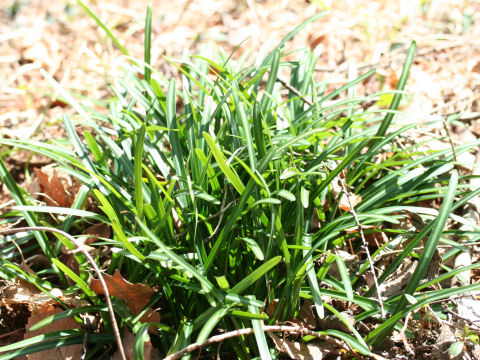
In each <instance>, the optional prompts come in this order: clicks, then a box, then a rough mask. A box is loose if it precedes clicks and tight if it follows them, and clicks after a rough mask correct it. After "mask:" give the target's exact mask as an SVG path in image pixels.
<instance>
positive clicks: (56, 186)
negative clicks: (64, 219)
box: [34, 168, 74, 207]
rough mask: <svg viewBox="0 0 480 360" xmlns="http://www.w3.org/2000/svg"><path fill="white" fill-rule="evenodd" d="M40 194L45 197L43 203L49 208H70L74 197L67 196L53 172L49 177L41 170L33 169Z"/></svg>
mask: <svg viewBox="0 0 480 360" xmlns="http://www.w3.org/2000/svg"><path fill="white" fill-rule="evenodd" d="M34 171H35V174H36V175H37V178H38V182H39V183H40V188H41V189H42V192H43V193H44V194H45V195H46V196H45V201H46V202H47V204H48V205H50V206H62V207H71V206H72V203H73V200H74V196H73V195H71V194H68V193H67V192H66V191H65V189H64V187H63V185H62V183H61V182H60V179H59V178H58V176H57V174H56V172H55V171H53V172H52V175H51V176H50V177H49V176H48V175H47V174H45V173H44V172H42V170H40V169H37V168H34Z"/></svg>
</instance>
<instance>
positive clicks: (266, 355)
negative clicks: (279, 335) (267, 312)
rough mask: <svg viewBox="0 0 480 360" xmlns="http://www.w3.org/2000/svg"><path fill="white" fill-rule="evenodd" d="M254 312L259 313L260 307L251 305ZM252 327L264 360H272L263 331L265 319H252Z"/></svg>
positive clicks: (252, 297) (250, 307) (250, 308)
mask: <svg viewBox="0 0 480 360" xmlns="http://www.w3.org/2000/svg"><path fill="white" fill-rule="evenodd" d="M248 297H249V298H251V299H255V296H253V295H250V296H248ZM248 310H250V311H251V312H252V313H253V314H259V312H258V309H257V308H256V307H255V306H249V307H248ZM252 327H253V331H254V334H255V340H256V341H257V347H258V352H259V353H260V357H261V359H262V360H271V359H272V357H271V355H270V351H269V349H268V344H267V339H266V337H265V332H264V331H263V321H262V320H252Z"/></svg>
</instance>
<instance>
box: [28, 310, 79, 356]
mask: <svg viewBox="0 0 480 360" xmlns="http://www.w3.org/2000/svg"><path fill="white" fill-rule="evenodd" d="M62 311H63V310H62V309H59V308H56V307H53V306H51V305H43V306H40V307H34V308H33V309H32V314H31V315H30V318H29V319H28V323H27V326H26V328H27V332H26V333H25V336H24V339H25V340H26V339H30V338H32V337H35V336H38V335H42V334H47V333H50V332H54V331H62V330H71V329H80V328H81V326H80V324H79V323H78V322H76V321H75V319H73V317H68V318H65V319H60V320H57V321H54V322H52V323H51V324H49V325H46V326H44V327H42V328H40V329H38V330H35V331H28V329H29V328H30V327H31V326H33V325H34V324H36V323H37V322H39V321H40V320H43V319H45V318H46V317H48V316H51V315H55V314H58V313H60V312H62ZM82 355H83V346H82V344H78V345H69V346H62V347H58V348H53V349H49V350H44V351H40V352H37V353H34V354H29V355H27V358H28V359H29V360H46V359H48V360H67V359H80V358H81V357H82Z"/></svg>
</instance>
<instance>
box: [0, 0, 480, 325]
mask: <svg viewBox="0 0 480 360" xmlns="http://www.w3.org/2000/svg"><path fill="white" fill-rule="evenodd" d="M147 3H148V2H147V1H144V0H137V1H131V0H130V1H129V0H110V1H90V2H89V3H88V4H89V6H90V7H91V8H92V10H93V11H94V12H95V13H96V14H97V16H98V17H99V18H100V19H101V20H102V21H103V22H105V23H106V24H107V25H108V26H109V27H110V28H111V29H113V33H114V34H115V35H116V36H117V37H118V39H119V40H120V42H121V43H122V44H123V45H124V46H125V47H126V48H127V49H128V51H129V52H130V54H131V55H132V56H134V57H138V58H142V57H143V22H144V17H145V8H146V5H147ZM151 3H152V6H153V19H154V21H153V40H152V41H153V46H152V64H153V66H154V67H155V68H156V69H158V70H159V71H161V72H162V73H164V74H165V75H166V76H178V74H177V72H176V71H174V70H172V67H169V66H167V63H166V61H165V59H164V58H163V56H164V55H166V56H169V57H173V58H174V59H180V58H181V56H182V54H185V53H186V51H187V50H188V52H189V53H196V52H198V51H200V50H201V49H202V48H204V47H205V46H206V45H207V44H208V43H210V42H212V43H213V44H214V46H213V49H214V50H213V52H216V50H215V47H216V46H218V47H222V48H223V49H225V51H226V52H230V51H232V50H233V49H234V48H235V47H236V46H237V45H239V44H240V43H242V41H244V40H245V39H247V40H246V41H245V42H243V43H242V45H241V47H240V48H239V49H238V51H237V52H236V53H235V55H234V58H236V57H238V56H239V55H241V54H242V53H243V52H245V51H248V50H249V49H253V51H254V52H253V55H252V56H250V58H251V59H254V58H255V56H254V54H255V51H258V50H259V49H261V48H262V47H266V48H267V49H269V48H272V47H273V46H275V45H276V43H278V41H279V40H280V39H281V38H282V37H283V36H285V35H286V34H287V33H288V32H289V31H290V30H292V29H293V28H294V27H295V26H297V25H298V24H299V23H300V22H301V21H302V20H304V19H306V18H307V17H309V16H311V15H313V14H314V13H316V12H318V11H321V10H322V9H323V8H325V7H328V8H329V10H330V13H329V14H328V15H326V16H325V17H323V18H322V19H320V20H319V21H317V22H315V23H314V24H311V25H309V26H307V27H306V28H305V29H304V30H303V31H301V32H300V33H299V34H298V35H297V36H296V37H295V38H294V40H293V41H291V42H289V43H288V49H290V50H293V49H298V48H302V47H305V46H310V47H312V48H313V47H315V46H317V45H321V46H323V52H322V55H321V57H320V60H319V62H318V64H317V70H318V71H317V74H318V77H319V78H334V79H335V80H334V81H333V84H340V83H344V82H345V81H346V80H347V78H348V76H347V74H348V69H349V67H350V68H354V67H355V66H356V67H357V69H358V72H359V73H362V72H363V71H365V70H366V69H369V68H371V67H377V75H378V76H377V80H380V81H379V82H375V84H373V83H372V84H364V85H362V87H358V88H357V93H358V94H365V93H372V92H374V91H377V90H379V89H380V88H383V89H390V88H394V87H395V85H396V82H397V79H398V77H399V74H400V71H401V69H402V63H403V61H404V59H405V52H406V49H407V48H408V46H409V44H410V42H411V41H412V40H416V41H417V45H418V49H417V56H416V60H415V63H414V65H413V67H412V71H411V76H410V79H409V83H408V86H407V90H409V91H410V92H411V93H412V95H413V96H412V97H411V100H410V102H409V103H408V104H406V105H405V106H404V107H403V110H405V111H406V112H407V114H408V116H410V117H414V118H415V119H418V121H419V122H425V121H426V120H430V119H434V118H438V116H445V115H448V114H452V113H456V112H462V113H467V114H471V115H469V118H468V116H467V119H466V120H464V121H463V124H464V126H457V128H455V129H452V130H454V131H452V134H453V136H454V140H455V141H456V142H467V141H472V140H475V139H476V138H478V136H479V135H480V120H479V116H478V113H479V112H480V1H473V0H472V1H468V0H425V1H420V0H405V1H401V0H399V1H384V0H378V1H355V0H337V1H331V0H325V1H321V0H317V1H311V2H307V1H300V0H281V1H274V0H264V1H255V0H222V1H220V0H209V1H207V0H198V1H191V0H190V1H188V0H187V1H179V0H170V1H160V0H153V1H151ZM422 3H424V5H423V8H422V5H421V4H422ZM393 45H399V46H400V47H399V48H398V49H397V50H392V51H390V49H391V47H392V46H393ZM127 62H128V60H127V59H126V58H125V57H124V56H123V55H121V53H120V51H118V49H116V47H115V46H114V45H113V44H112V41H111V40H110V39H109V38H107V37H106V36H105V34H104V32H103V31H102V30H99V29H98V28H97V26H96V24H95V23H94V21H93V20H92V19H91V18H90V17H88V16H87V15H86V14H85V12H84V11H83V10H82V8H81V7H80V6H78V5H77V4H76V2H75V1H51V0H50V1H47V0H30V1H28V0H0V79H2V80H1V81H0V137H5V138H15V139H28V138H35V139H51V138H55V137H58V136H61V135H62V134H63V131H62V129H61V125H60V124H61V121H60V116H61V114H62V113H65V112H67V113H70V114H72V113H74V111H73V110H72V109H71V108H69V107H68V106H65V104H64V103H62V102H61V101H58V100H56V97H55V94H54V92H53V90H52V89H51V87H50V86H49V85H48V83H47V81H46V80H45V79H44V78H43V77H42V75H41V73H40V70H41V69H43V70H44V71H46V72H47V73H49V74H50V75H51V76H53V77H54V78H55V79H56V80H57V81H58V82H60V83H61V84H62V86H63V87H64V88H65V89H67V90H68V91H70V92H71V93H72V94H73V95H76V96H78V95H83V96H85V97H88V98H90V99H92V100H102V99H108V98H109V96H110V92H109V88H108V84H109V83H111V82H112V81H113V80H114V78H116V77H120V76H122V74H123V72H122V68H121V66H122V64H125V63H127ZM379 84H380V85H379ZM83 101H85V102H86V103H90V104H91V102H89V101H88V100H83ZM472 113H473V114H472ZM475 113H476V114H475ZM462 128H463V129H462ZM437 130H438V129H437ZM432 146H434V145H432ZM439 146H442V145H441V144H440V145H439ZM2 151H3V150H2ZM1 154H2V157H4V155H3V153H1ZM28 157H29V154H26V153H19V154H15V155H11V156H10V155H8V156H6V157H4V160H5V161H6V163H7V165H8V166H9V168H10V169H11V170H13V171H15V173H14V174H15V176H16V179H17V180H18V181H19V183H23V171H22V168H23V166H24V165H25V162H26V161H27V160H29V158H28ZM44 160H45V159H42V158H40V157H39V158H34V159H33V160H29V161H33V162H34V163H35V162H38V164H42V162H43V161H44ZM8 201H9V196H8V195H7V194H6V193H5V189H0V211H2V208H5V207H6V205H8ZM12 312H13V313H14V314H15V313H16V312H18V313H19V314H20V313H21V311H18V309H16V308H14V309H12ZM13 318H14V319H15V316H14V317H13ZM18 318H19V317H17V320H18ZM2 325H3V326H5V325H7V327H9V330H11V329H12V328H14V326H13V325H12V324H5V323H4V324H0V326H2ZM4 332H5V331H3V330H2V329H1V327H0V333H4Z"/></svg>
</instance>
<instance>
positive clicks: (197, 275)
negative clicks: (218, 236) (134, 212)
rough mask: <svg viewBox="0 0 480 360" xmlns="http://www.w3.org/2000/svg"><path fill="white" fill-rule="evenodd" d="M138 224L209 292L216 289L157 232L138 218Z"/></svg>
mask: <svg viewBox="0 0 480 360" xmlns="http://www.w3.org/2000/svg"><path fill="white" fill-rule="evenodd" d="M137 221H138V224H139V225H140V228H141V229H142V230H143V232H144V233H145V234H146V235H147V236H148V238H149V239H150V240H151V241H153V242H154V243H155V244H156V245H157V246H158V247H159V248H160V249H161V250H162V251H163V252H164V253H165V254H166V255H167V256H168V257H169V258H170V259H171V260H172V261H173V262H175V263H176V264H177V265H179V266H180V267H182V268H183V269H184V271H186V272H189V273H190V274H192V275H193V276H194V277H195V278H196V279H197V280H198V281H199V282H200V283H201V284H202V287H203V289H204V290H205V291H206V292H207V293H208V292H210V291H212V290H213V289H214V286H213V284H212V283H211V282H210V281H209V280H208V279H207V278H206V277H205V276H203V275H201V274H200V273H199V272H198V271H197V270H196V269H195V268H194V267H193V266H192V265H190V264H189V263H188V262H186V261H185V260H184V259H183V258H182V257H180V256H178V255H177V254H175V253H174V252H173V251H172V250H170V248H169V247H168V246H166V245H165V244H164V243H163V242H162V241H160V240H159V239H158V237H157V236H155V234H153V233H152V231H151V230H150V229H149V228H148V227H147V226H146V225H145V224H144V223H143V222H142V221H140V219H138V218H137Z"/></svg>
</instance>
